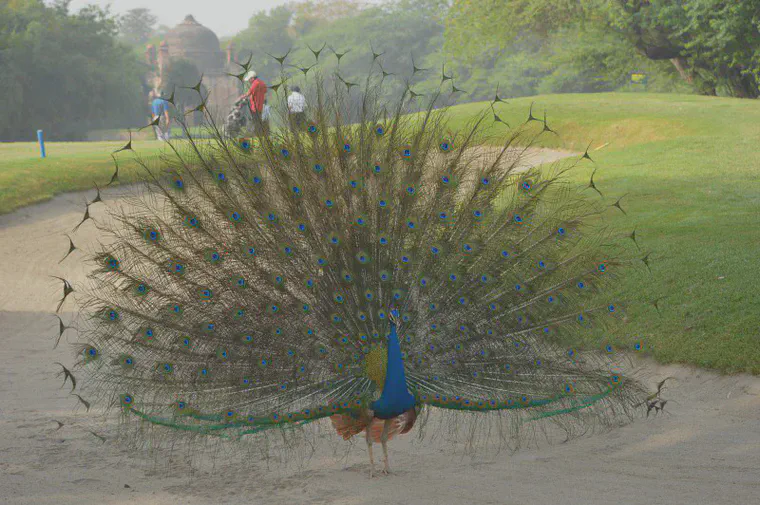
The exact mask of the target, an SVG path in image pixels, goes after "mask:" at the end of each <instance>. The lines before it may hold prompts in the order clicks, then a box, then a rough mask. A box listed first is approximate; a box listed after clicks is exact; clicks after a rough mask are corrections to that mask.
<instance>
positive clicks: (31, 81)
mask: <svg viewBox="0 0 760 505" xmlns="http://www.w3.org/2000/svg"><path fill="white" fill-rule="evenodd" d="M196 14H198V19H199V21H200V22H201V23H202V22H203V16H202V13H196ZM156 23H157V20H156V18H155V17H154V16H153V15H152V14H151V13H150V11H149V10H147V9H133V10H131V11H129V12H127V13H125V14H124V15H122V16H115V15H112V14H111V13H110V12H109V11H108V10H107V9H101V8H98V7H93V6H90V7H86V8H84V9H82V10H80V11H78V12H76V13H74V12H71V10H70V9H69V2H68V1H67V0H57V1H56V2H55V3H53V4H51V5H46V4H45V3H44V2H43V1H42V0H0V88H1V89H2V90H3V92H2V93H0V140H28V139H30V138H31V137H33V135H34V131H35V130H36V129H38V128H43V129H45V130H47V131H48V132H49V133H48V136H49V138H52V139H80V138H83V137H84V135H85V134H86V132H87V131H88V130H91V129H98V128H116V127H121V128H123V127H126V126H137V125H140V124H142V123H143V122H144V120H145V117H144V116H145V113H146V105H147V104H146V103H145V96H146V94H147V84H146V83H145V82H144V81H145V75H146V72H147V67H146V65H145V63H144V60H143V54H144V47H145V44H146V43H147V42H151V43H157V42H158V41H159V40H160V38H161V37H162V36H163V34H164V33H165V32H166V30H167V27H165V26H158V27H156ZM232 41H233V43H234V44H235V47H236V50H237V59H238V60H239V61H246V60H248V59H249V58H250V59H251V61H252V63H253V67H254V68H255V69H256V70H257V72H258V73H259V75H261V76H262V77H263V78H264V79H265V81H267V82H268V83H270V84H274V83H276V82H278V81H279V80H280V72H281V68H280V65H279V63H278V62H277V61H275V59H274V58H272V56H281V55H283V54H285V53H286V52H287V51H289V50H291V52H290V55H289V58H288V60H287V63H288V64H289V65H290V66H286V68H285V70H286V71H287V72H289V73H290V74H292V75H294V76H295V77H296V78H297V77H298V76H299V75H301V76H302V75H303V74H302V72H303V71H306V69H308V67H309V66H310V65H311V64H312V63H313V62H314V51H317V52H319V51H321V52H319V54H320V62H321V63H322V67H323V71H324V72H329V71H330V70H332V69H334V68H337V66H338V65H340V73H341V76H342V78H344V79H345V80H347V81H350V82H357V83H359V82H361V79H362V78H363V77H364V76H366V74H367V72H368V70H369V63H370V62H371V61H372V57H373V52H374V53H375V54H382V57H380V58H378V61H379V62H380V64H381V65H382V71H383V72H385V73H386V74H388V77H389V79H388V81H387V89H388V92H389V93H392V92H397V91H398V90H399V89H402V88H403V87H404V86H406V85H407V81H409V82H410V83H412V84H413V85H414V89H415V90H416V91H419V92H426V91H428V90H432V89H434V88H435V87H437V86H438V84H439V83H440V81H441V78H442V73H445V74H446V75H447V76H451V77H453V79H452V81H453V83H454V86H456V88H457V89H462V90H464V91H466V92H467V95H464V96H463V97H462V99H464V100H480V99H488V98H493V95H494V92H495V90H496V88H497V86H498V89H499V94H500V96H502V97H510V96H526V95H533V94H539V93H583V92H600V91H613V90H625V89H646V90H648V91H660V92H685V93H701V94H706V95H726V96H734V97H741V98H758V96H760V88H759V85H760V0H742V1H741V2H738V1H731V0H388V1H386V2H384V3H380V4H377V3H374V4H367V3H363V2H362V1H361V0H307V1H298V2H291V3H289V4H286V5H284V6H279V7H275V8H272V9H270V10H268V11H265V12H258V13H255V14H254V15H253V16H251V18H250V20H249V25H248V27H247V28H246V29H244V30H242V31H240V32H239V33H238V34H236V35H235V36H234V37H232ZM226 42H227V40H223V41H222V44H223V45H226ZM325 44H326V45H325ZM376 64H377V62H376ZM375 68H376V69H379V68H380V67H375ZM299 69H300V71H299ZM415 69H416V70H415ZM170 70H171V72H170V73H171V75H172V79H174V80H176V81H178V82H177V84H188V83H190V80H193V81H194V79H195V77H196V76H197V75H198V73H197V71H196V70H195V69H194V68H193V66H192V64H191V63H190V62H187V61H180V62H175V63H173V68H172V69H170ZM632 74H639V75H646V77H647V79H646V84H645V85H644V84H635V83H632V79H631V75H632ZM191 78H192V79H191ZM182 79H185V80H188V82H187V83H186V82H179V81H181V80H182ZM191 84H194V82H192V83H191Z"/></svg>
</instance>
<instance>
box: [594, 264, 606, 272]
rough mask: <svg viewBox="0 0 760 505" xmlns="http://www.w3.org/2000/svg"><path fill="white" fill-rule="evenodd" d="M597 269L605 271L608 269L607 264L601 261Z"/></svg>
mask: <svg viewBox="0 0 760 505" xmlns="http://www.w3.org/2000/svg"><path fill="white" fill-rule="evenodd" d="M596 269H597V270H599V271H600V272H602V273H604V272H606V271H607V265H606V264H604V263H600V264H599V266H598V267H596Z"/></svg>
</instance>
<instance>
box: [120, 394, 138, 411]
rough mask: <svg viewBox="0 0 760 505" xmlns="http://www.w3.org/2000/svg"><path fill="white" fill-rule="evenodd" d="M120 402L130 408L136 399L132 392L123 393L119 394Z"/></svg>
mask: <svg viewBox="0 0 760 505" xmlns="http://www.w3.org/2000/svg"><path fill="white" fill-rule="evenodd" d="M119 402H120V403H121V406H122V407H125V408H129V407H131V406H132V404H133V403H134V402H135V399H134V397H133V396H132V395H130V394H122V395H119Z"/></svg>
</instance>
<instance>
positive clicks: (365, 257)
mask: <svg viewBox="0 0 760 505" xmlns="http://www.w3.org/2000/svg"><path fill="white" fill-rule="evenodd" d="M356 260H357V261H358V262H359V263H361V264H362V265H366V264H367V263H369V261H370V257H369V254H367V253H366V252H364V251H359V252H358V253H356Z"/></svg>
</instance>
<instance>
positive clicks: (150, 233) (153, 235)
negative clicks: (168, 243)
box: [143, 228, 161, 242]
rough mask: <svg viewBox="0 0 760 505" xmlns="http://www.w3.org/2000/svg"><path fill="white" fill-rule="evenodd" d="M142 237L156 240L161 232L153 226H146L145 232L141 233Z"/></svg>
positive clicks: (159, 237)
mask: <svg viewBox="0 0 760 505" xmlns="http://www.w3.org/2000/svg"><path fill="white" fill-rule="evenodd" d="M143 237H145V240H148V241H150V242H157V241H159V240H161V232H159V231H158V230H156V229H155V228H148V229H147V230H145V233H143Z"/></svg>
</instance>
